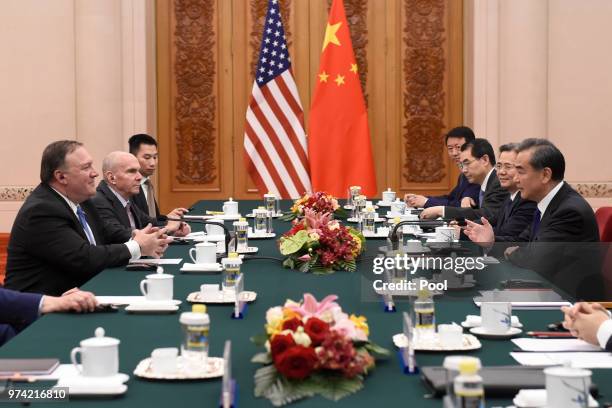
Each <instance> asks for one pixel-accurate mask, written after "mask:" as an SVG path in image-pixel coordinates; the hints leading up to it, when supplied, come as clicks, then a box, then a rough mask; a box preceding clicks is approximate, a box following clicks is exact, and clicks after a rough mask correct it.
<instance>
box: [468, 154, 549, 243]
mask: <svg viewBox="0 0 612 408" xmlns="http://www.w3.org/2000/svg"><path fill="white" fill-rule="evenodd" d="M517 148H518V144H517V143H507V144H504V145H502V146H500V147H499V159H498V160H497V163H496V165H495V169H496V170H497V177H498V179H499V184H500V185H501V187H502V188H504V189H505V190H506V191H508V193H509V195H508V196H507V197H506V199H505V201H504V202H503V203H502V206H501V208H500V209H499V211H498V212H497V213H496V214H494V215H493V217H491V218H488V219H487V220H488V221H489V223H490V224H491V225H492V226H493V232H494V233H495V235H497V236H515V237H516V236H518V235H519V234H520V233H521V232H523V230H525V228H526V227H528V226H529V225H530V224H531V222H532V220H533V214H534V212H535V210H536V208H537V207H536V203H535V202H534V201H531V200H525V199H524V198H522V197H521V192H520V191H519V189H518V184H517V183H518V179H517V177H516V168H515V167H514V162H515V160H516V155H517ZM462 235H463V234H462Z"/></svg>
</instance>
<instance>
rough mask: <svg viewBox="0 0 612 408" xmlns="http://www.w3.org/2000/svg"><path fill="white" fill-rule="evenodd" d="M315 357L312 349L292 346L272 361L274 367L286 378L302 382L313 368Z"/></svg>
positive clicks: (315, 361)
mask: <svg viewBox="0 0 612 408" xmlns="http://www.w3.org/2000/svg"><path fill="white" fill-rule="evenodd" d="M316 363H317V355H316V353H315V351H314V349H313V348H312V347H304V346H294V347H291V348H289V349H288V350H286V351H285V352H284V353H282V354H280V355H279V356H278V358H277V359H276V360H274V366H275V367H276V369H277V370H278V372H280V373H281V374H282V375H284V376H285V377H287V378H291V379H296V380H303V379H304V378H306V377H308V376H309V375H310V374H311V373H312V371H313V370H314V368H315V365H316Z"/></svg>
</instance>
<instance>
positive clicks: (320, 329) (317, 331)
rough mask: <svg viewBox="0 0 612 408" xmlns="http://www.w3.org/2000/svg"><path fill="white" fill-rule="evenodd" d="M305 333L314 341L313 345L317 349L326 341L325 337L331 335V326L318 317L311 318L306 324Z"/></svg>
mask: <svg viewBox="0 0 612 408" xmlns="http://www.w3.org/2000/svg"><path fill="white" fill-rule="evenodd" d="M304 331H305V332H306V334H308V337H310V340H312V345H313V346H315V347H316V346H318V345H319V344H321V343H322V342H323V340H325V336H326V335H327V333H329V324H327V323H325V322H324V321H323V320H321V319H317V318H316V317H311V318H310V319H308V321H307V322H306V325H305V326H304Z"/></svg>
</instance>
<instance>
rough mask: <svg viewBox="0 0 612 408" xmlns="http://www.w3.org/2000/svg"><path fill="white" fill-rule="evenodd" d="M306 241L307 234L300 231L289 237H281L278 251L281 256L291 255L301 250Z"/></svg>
mask: <svg viewBox="0 0 612 408" xmlns="http://www.w3.org/2000/svg"><path fill="white" fill-rule="evenodd" d="M307 241H308V233H307V232H306V231H304V230H300V231H298V232H296V233H295V235H293V236H291V237H282V238H281V240H280V251H281V254H283V255H291V254H294V253H296V252H297V251H299V250H300V249H302V247H303V246H304V244H305V243H306V242H307Z"/></svg>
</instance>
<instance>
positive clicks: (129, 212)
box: [125, 201, 136, 230]
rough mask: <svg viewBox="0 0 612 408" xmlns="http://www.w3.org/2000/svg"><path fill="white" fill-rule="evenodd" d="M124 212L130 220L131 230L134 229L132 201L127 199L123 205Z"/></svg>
mask: <svg viewBox="0 0 612 408" xmlns="http://www.w3.org/2000/svg"><path fill="white" fill-rule="evenodd" d="M125 212H126V213H127V216H128V220H130V227H131V228H132V230H135V229H136V222H135V221H134V214H132V203H130V202H129V201H128V202H127V204H126V205H125Z"/></svg>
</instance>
